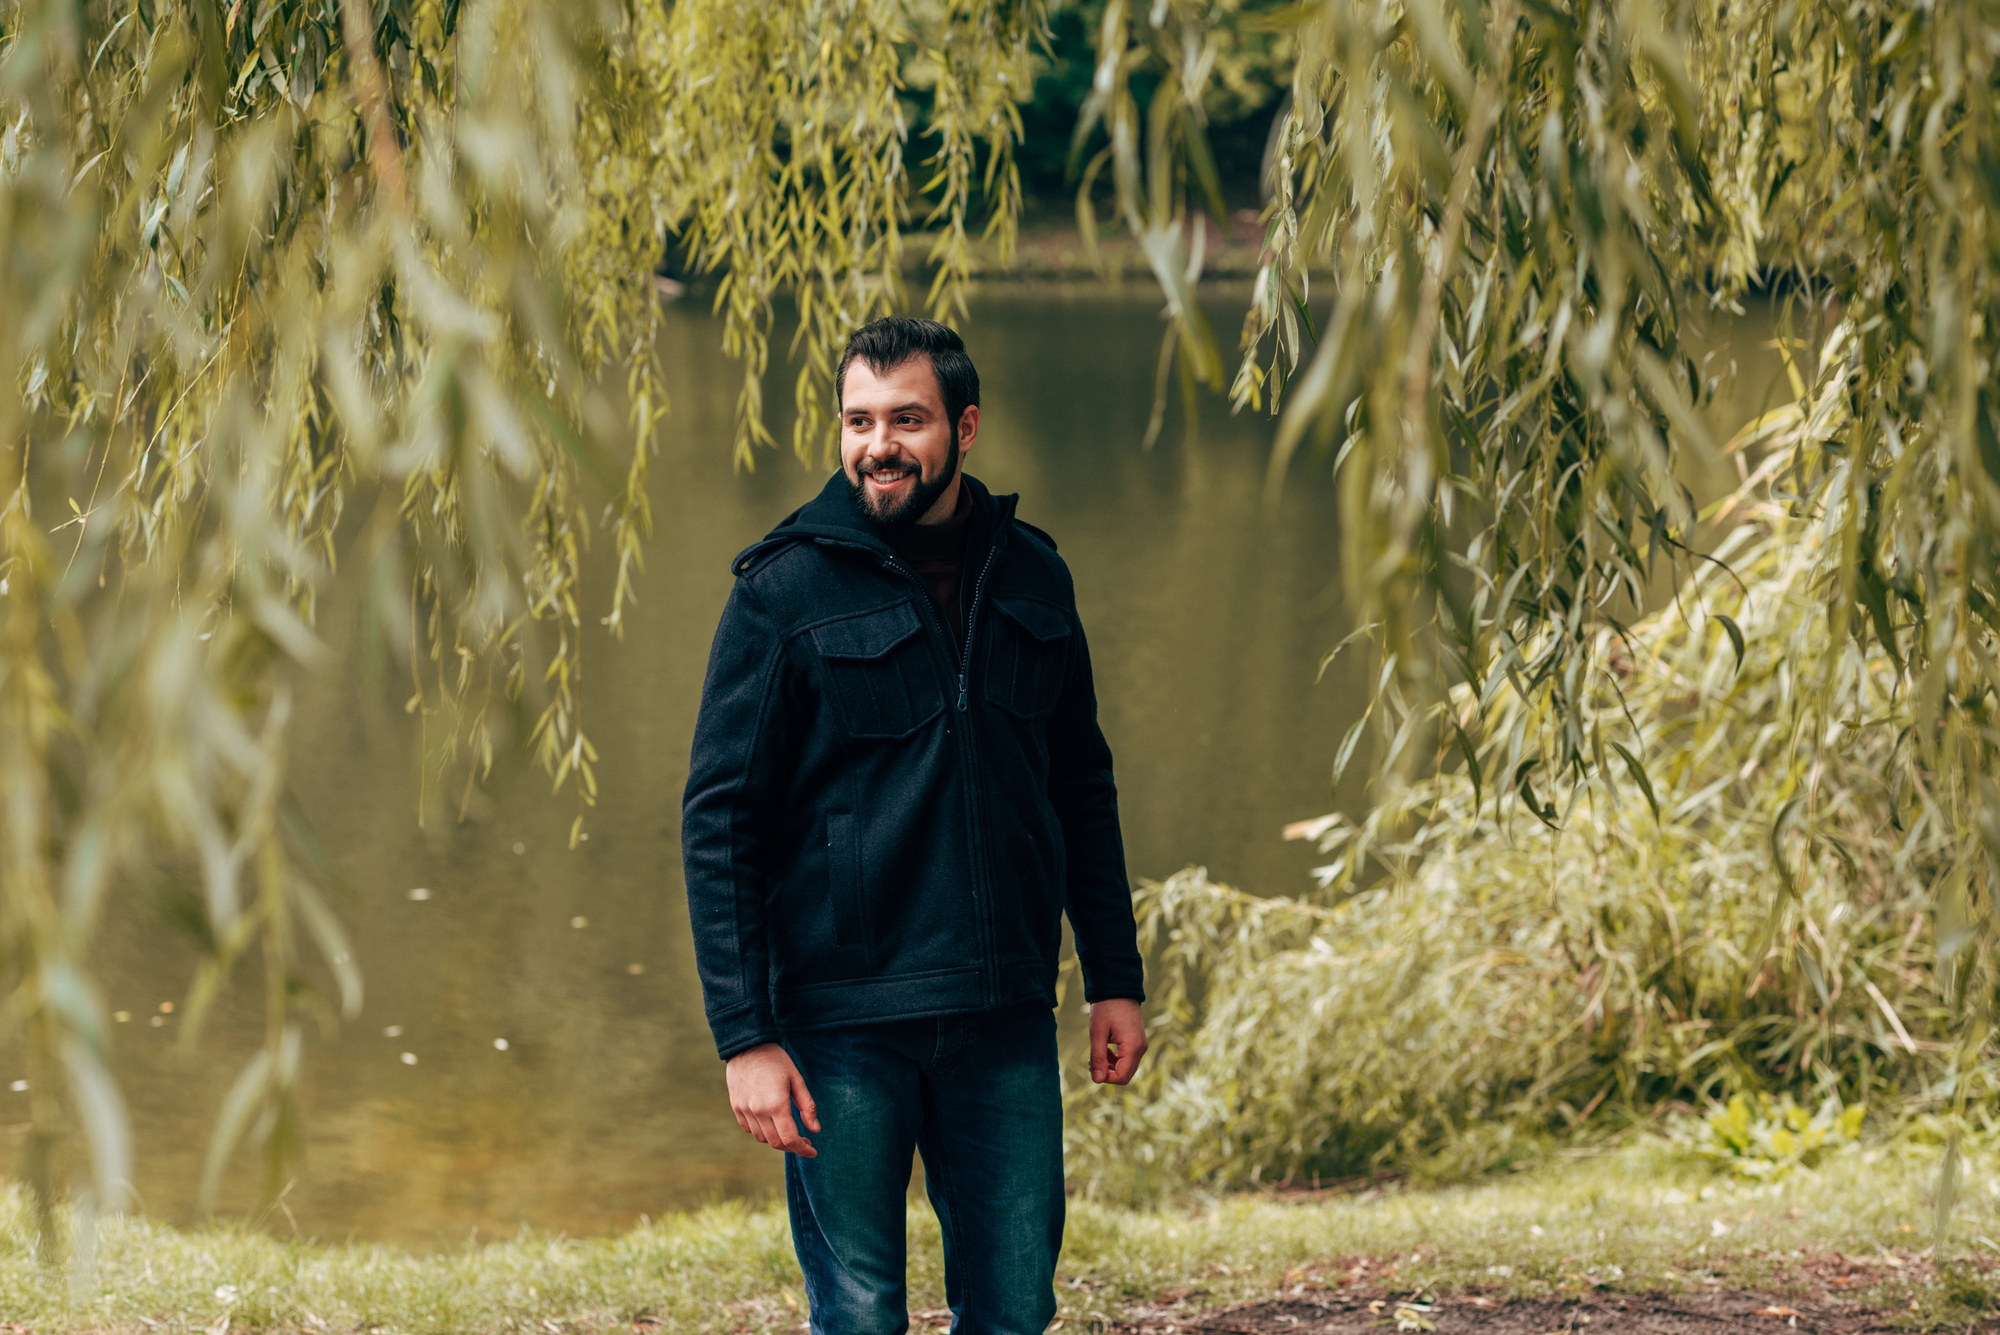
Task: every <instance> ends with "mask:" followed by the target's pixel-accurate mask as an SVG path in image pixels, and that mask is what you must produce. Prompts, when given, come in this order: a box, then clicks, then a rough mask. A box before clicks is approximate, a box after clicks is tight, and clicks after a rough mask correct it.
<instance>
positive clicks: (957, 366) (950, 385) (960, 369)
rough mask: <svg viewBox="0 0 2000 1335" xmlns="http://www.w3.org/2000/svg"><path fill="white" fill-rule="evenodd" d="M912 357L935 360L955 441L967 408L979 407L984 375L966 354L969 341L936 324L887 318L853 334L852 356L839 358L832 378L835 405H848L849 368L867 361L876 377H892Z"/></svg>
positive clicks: (850, 339) (849, 351)
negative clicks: (980, 382) (959, 424)
mask: <svg viewBox="0 0 2000 1335" xmlns="http://www.w3.org/2000/svg"><path fill="white" fill-rule="evenodd" d="M912 357H923V358H927V359H928V360H929V361H930V364H931V374H932V375H934V376H936V377H937V384H938V394H939V396H940V397H941V398H943V399H944V415H945V416H946V417H948V418H950V419H951V429H952V434H953V436H954V438H956V436H957V434H958V419H959V418H961V417H963V416H965V410H966V409H967V408H977V407H978V406H979V371H978V370H977V368H975V367H974V366H973V364H972V358H970V357H968V356H966V355H965V341H964V340H963V339H961V338H960V337H959V336H958V334H957V332H956V331H954V330H953V329H952V328H951V327H950V326H949V325H942V324H939V323H938V322H937V321H936V320H913V319H911V318H910V317H909V316H907V315H885V316H883V317H882V318H881V319H879V320H871V321H870V322H869V323H867V324H865V325H862V326H861V327H860V328H859V329H857V330H855V331H854V332H853V333H852V334H850V335H848V338H847V351H845V352H843V353H841V354H840V368H839V369H838V370H836V371H835V372H834V373H833V394H834V401H835V402H836V403H839V402H841V401H842V400H843V396H844V394H845V392H846V389H847V368H848V367H849V366H851V365H853V364H854V363H855V362H856V361H861V362H866V363H867V364H868V369H869V370H871V371H873V372H874V373H875V374H876V375H887V374H889V372H891V371H893V370H895V369H896V368H897V367H899V366H901V365H902V364H903V363H904V362H906V361H908V360H910V359H911V358H912Z"/></svg>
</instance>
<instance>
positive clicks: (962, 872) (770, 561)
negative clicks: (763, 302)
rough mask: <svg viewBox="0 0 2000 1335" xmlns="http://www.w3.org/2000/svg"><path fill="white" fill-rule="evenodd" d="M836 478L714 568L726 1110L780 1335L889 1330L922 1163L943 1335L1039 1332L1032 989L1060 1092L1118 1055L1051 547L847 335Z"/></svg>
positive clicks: (1120, 925)
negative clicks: (965, 467) (914, 1177)
mask: <svg viewBox="0 0 2000 1335" xmlns="http://www.w3.org/2000/svg"><path fill="white" fill-rule="evenodd" d="M835 386H836V391H837V393H838V395H839V402H840V413H841V417H840V465H841V466H840V472H839V473H836V474H835V475H834V476H833V477H832V478H831V479H829V480H828V482H827V484H826V487H825V489H824V490H822V491H821V492H820V494H819V497H818V498H817V499H815V500H814V501H812V502H811V503H809V504H807V505H805V506H804V507H802V508H801V509H799V510H798V511H797V512H795V513H794V514H792V515H791V516H790V517H788V518H787V519H785V520H784V522H782V523H780V524H779V525H778V527H777V528H775V529H773V530H772V531H771V533H770V536H768V537H767V538H765V539H764V540H763V541H762V542H760V543H758V544H757V545H756V546H754V547H751V548H750V549H749V550H748V551H746V552H744V553H743V554H742V555H741V556H739V557H737V558H736V562H735V566H734V569H735V572H736V576H737V580H736V587H735V589H734V591H733V592H732V593H731V595H730V599H729V604H728V606H727V607H725V608H724V609H723V613H722V623H721V625H720V626H719V627H718V628H717V630H716V633H715V647H714V650H713V652H712V653H711V655H710V658H709V666H708V678H707V681H706V682H705V683H704V685H703V687H702V698H701V717H700V721H699V722H698V723H697V724H696V726H695V736H694V747H693V754H692V756H691V757H690V761H689V766H688V785H687V795H686V799H685V804H684V812H683V820H682V835H681V838H682V846H683V853H684V856H685V860H686V866H687V889H688V905H689V910H690V913H691V916H692V918H693V921H694V941H695V956H696V960H697V962H698V964H699V966H700V970H701V982H702V993H703V997H704V999H705V1002H706V1005H707V1011H708V1021H709V1025H710V1027H711V1028H712V1029H713V1030H714V1032H715V1041H716V1048H717V1050H718V1051H719V1052H720V1054H721V1056H722V1058H723V1060H724V1061H725V1062H727V1063H728V1066H727V1075H728V1083H729V1101H730V1106H731V1107H732V1108H733V1109H734V1110H735V1113H736V1120H737V1121H738V1122H739V1123H740V1124H741V1125H742V1126H743V1129H744V1130H745V1131H747V1132H749V1133H750V1134H751V1135H753V1136H755V1137H756V1138H757V1139H758V1140H760V1141H762V1142H763V1143H764V1144H766V1145H769V1146H771V1147H772V1148H774V1149H777V1150H782V1151H784V1152H785V1154H786V1158H785V1186H786V1195H787V1199H788V1202H789V1204H790V1207H791V1217H792V1239H793V1244H794V1246H795V1247H796V1248H797V1250H798V1256H799V1266H800V1268H801V1269H802V1270H803V1271H804V1273H805V1282H806V1294H807V1297H808V1299H809V1300H810V1303H811V1308H812V1329H813V1330H814V1331H815V1332H826V1333H827V1335H878V1333H879V1335H888V1333H889V1332H900V1331H904V1330H906V1329H907V1328H908V1324H909V1317H908V1312H907V1309H906V1304H905V1299H904V1260H905V1258H904V1214H903V1209H904V1206H903V1201H904V1195H905V1193H906V1192H907V1191H908V1188H909V1178H910V1162H911V1154H912V1151H913V1149H915V1150H920V1151H921V1152H922V1154H923V1158H924V1177H925V1183H926V1186H927V1187H928V1188H929V1192H930V1198H931V1204H932V1206H933V1208H935V1209H936V1210H937V1215H938V1222H939V1225H940V1226H941V1228H942V1230H943V1234H944V1252H945V1285H946V1292H947V1300H948V1301H949V1303H950V1304H951V1309H952V1313H953V1321H952V1329H953V1330H954V1331H956V1332H961V1335H1011V1333H1012V1332H1033V1331H1041V1330H1043V1329H1044V1328H1045V1327H1046V1326H1047V1325H1048V1323H1049V1320H1050V1319H1051V1318H1052V1317H1053V1316H1054V1315H1055V1310H1056V1305H1055V1296H1054V1291H1053V1281H1054V1277H1055V1265H1056V1254H1057V1252H1058V1250H1059V1249H1060V1247H1061V1243H1062V1222H1063V1183H1062V1115H1061V1107H1060V1100H1059V1084H1058V1077H1057V1069H1056V1050H1055V1019H1054V1016H1053V1014H1052V1007H1053V1006H1054V1004H1055V981H1056V967H1057V955H1058V952H1059V950H1060V948H1061V941H1062V924H1061V918H1062V916H1063V915H1064V914H1067V915H1068V917H1069V920H1070V925H1071V927H1072V929H1073V930H1074V933H1075V937H1076V946H1077V955H1078V958H1079V961H1080V963H1081V964H1082V968H1083V980H1084V997H1085V1000H1086V1001H1088V1002H1089V1003H1090V1072H1091V1078H1092V1079H1093V1080H1096V1081H1099V1082H1106V1081H1108V1082H1110V1083H1112V1084H1124V1083H1126V1082H1127V1081H1129V1080H1130V1079H1131V1078H1132V1074H1133V1071H1134V1070H1135V1069H1136V1068H1137V1066H1138V1064H1139V1058H1140V1056H1141V1055H1142V1054H1143V1053H1144V1052H1145V1049H1146V1038H1145V1030H1144V1028H1143V1026H1142V1025H1141V1023H1140V1018H1139V1002H1140V1001H1141V1000H1142V999H1143V996H1142V992H1141V988H1140V983H1141V970H1140V959H1139V952H1138V947H1137V942H1136V934H1135V931H1134V928H1133V922H1132V903H1131V893H1130V888H1129V886H1128V883H1127V882H1126V879H1125V855H1124V849H1123V845H1122V843H1121V841H1120V839H1119V834H1118V804H1117V793H1116V790H1115V788H1114V786H1113V784H1112V777H1111V752H1110V749H1109V748H1108V747H1107V746H1106V745H1105V742H1104V735H1103V733H1101V732H1100V731H1099V730H1098V727H1097V704H1096V697H1095V695H1094V693H1093V690H1092V686H1091V677H1090V656H1089V653H1088V651H1087V650H1086V648H1085V645H1084V638H1083V627H1082V626H1081V625H1080V624H1079V623H1078V621H1077V614H1076V598H1075V593H1074V591H1073V590H1072V588H1071V585H1070V577H1069V570H1068V568H1067V567H1066V566H1065V565H1064V564H1063V562H1062V560H1061V558H1060V557H1058V556H1057V555H1056V547H1055V543H1054V542H1053V541H1052V540H1051V539H1050V538H1049V537H1048V535H1046V534H1044V533H1043V532H1041V530H1039V529H1036V528H1033V527H1030V526H1029V525H1027V524H1024V523H1022V522H1021V521H1020V520H1018V519H1016V518H1015V517H1014V506H1015V502H1016V500H1017V499H1018V498H1017V497H1014V496H999V497H996V496H994V495H992V494H991V493H989V492H988V491H987V490H986V488H985V487H983V486H981V485H980V483H979V482H978V481H977V480H975V479H973V478H971V477H968V476H967V475H966V474H965V473H964V472H963V471H962V469H961V467H960V464H961V461H962V460H963V458H964V455H965V452H966V451H967V450H969V449H971V448H972V445H973V443H974V442H975V441H976V440H977V439H978V436H979V375H978V372H977V371H976V370H975V369H974V368H973V365H972V360H971V358H969V357H968V356H966V353H965V345H964V344H963V343H962V342H961V341H960V340H959V337H958V335H957V334H955V333H953V332H952V331H951V330H950V329H948V328H946V327H945V326H944V325H941V324H938V323H936V322H935V321H931V320H911V319H902V318H893V319H884V320H877V321H876V322H875V323H873V324H870V325H868V326H867V327H865V328H863V329H861V330H859V331H857V332H856V333H855V335H854V336H853V337H852V338H851V339H849V340H848V344H847V350H846V353H845V355H844V356H843V357H842V359H841V363H840V368H839V371H838V374H837V375H836V377H835Z"/></svg>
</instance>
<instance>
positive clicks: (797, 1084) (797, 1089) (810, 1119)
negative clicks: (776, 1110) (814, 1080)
mask: <svg viewBox="0 0 2000 1335" xmlns="http://www.w3.org/2000/svg"><path fill="white" fill-rule="evenodd" d="M792 1102H793V1103H796V1104H798V1106H799V1120H800V1121H802V1122H804V1123H805V1124H806V1130H808V1131H817V1130H819V1106H818V1105H817V1104H815V1103H814V1102H813V1096H812V1091H811V1090H809V1089H807V1088H806V1078H805V1077H804V1076H802V1075H800V1074H799V1073H798V1071H797V1070H796V1069H794V1070H793V1071H792Z"/></svg>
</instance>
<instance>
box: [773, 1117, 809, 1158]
mask: <svg viewBox="0 0 2000 1335" xmlns="http://www.w3.org/2000/svg"><path fill="white" fill-rule="evenodd" d="M770 1144H771V1148H772V1149H774V1150H783V1151H784V1152H785V1153H787V1154H796V1155H799V1156H800V1157H802V1158H806V1159H812V1158H816V1157H817V1152H816V1151H815V1150H814V1149H813V1147H812V1142H811V1141H809V1140H807V1139H806V1138H805V1137H804V1136H802V1135H800V1134H799V1127H798V1123H796V1122H794V1121H793V1120H792V1114H791V1110H790V1109H786V1110H785V1111H783V1112H781V1113H779V1114H778V1115H777V1116H776V1117H775V1118H773V1119H772V1125H771V1141H770Z"/></svg>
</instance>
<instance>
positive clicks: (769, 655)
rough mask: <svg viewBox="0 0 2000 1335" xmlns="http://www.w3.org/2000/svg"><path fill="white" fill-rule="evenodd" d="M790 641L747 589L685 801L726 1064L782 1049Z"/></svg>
mask: <svg viewBox="0 0 2000 1335" xmlns="http://www.w3.org/2000/svg"><path fill="white" fill-rule="evenodd" d="M788 698H789V692H788V691H787V689H786V681H785V654H784V640H783V637H782V635H781V634H780V633H779V628H778V627H777V626H776V625H774V624H773V622H772V620H771V618H770V616H769V615H768V613H767V612H766V611H765V609H764V608H763V606H762V605H761V604H760V603H759V602H758V601H757V598H756V596H755V594H753V593H752V592H751V590H750V587H749V585H748V584H747V582H745V581H744V580H741V579H739V580H738V581H737V583H736V588H735V589H734V591H733V592H731V594H730V596H729V603H728V605H727V606H726V607H724V608H723V610H722V623H721V624H720V625H719V626H718V627H717V628H716V631H715V646H714V648H713V649H712V650H711V651H710V652H709V656H708V675H707V677H706V678H705V679H704V680H703V682H702V687H701V714H700V717H699V718H698V719H697V720H696V722H695V728H694V745H693V748H692V751H691V752H690V754H689V756H688V781H687V792H686V794H685V795H684V796H683V798H682V801H681V860H682V865H683V867H684V868H685V871H686V874H687V897H688V916H689V918H690V919H691V921H692V923H693V927H694V955H695V966H696V968H697V970H698V971H699V973H700V975H701V994H702V1002H703V1006H704V1009H705V1010H706V1011H707V1014H708V1024H709V1028H710V1029H711V1030H712V1031H713V1032H714V1034H715V1047H716V1051H717V1052H718V1053H719V1054H720V1055H721V1057H722V1058H723V1060H724V1061H727V1060H728V1059H729V1058H731V1057H733V1056H735V1055H736V1054H737V1053H739V1052H743V1051H746V1050H748V1049H750V1048H754V1047H756V1046H758V1045H759V1044H761V1043H775V1042H777V1041H778V1025H777V1021H776V1019H775V1018H774V1016H773V1014H772V1010H771V994H770V933H769V930H768V923H767V915H768V912H769V909H768V904H769V892H770V887H771V883H772V877H771V852H772V845H773V842H774V835H775V832H776V823H777V817H778V814H779V813H780V811H782V809H783V807H782V802H783V791H782V784H783V782H784V779H783V776H785V775H787V774H789V773H791V771H792V765H791V764H790V763H789V759H790V754H791V751H792V750H794V749H795V748H796V745H797V739H796V729H795V728H794V726H793V724H792V711H791V710H790V709H789V708H787V702H788Z"/></svg>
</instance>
